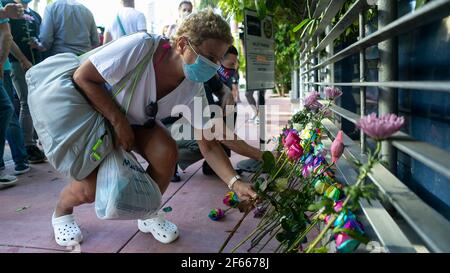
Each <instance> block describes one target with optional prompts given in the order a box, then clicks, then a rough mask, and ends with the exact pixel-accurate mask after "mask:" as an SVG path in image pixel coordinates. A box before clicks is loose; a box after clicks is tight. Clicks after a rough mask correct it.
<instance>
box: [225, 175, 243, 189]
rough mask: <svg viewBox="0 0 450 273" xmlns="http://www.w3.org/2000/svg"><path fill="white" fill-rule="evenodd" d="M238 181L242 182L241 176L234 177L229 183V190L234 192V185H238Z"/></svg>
mask: <svg viewBox="0 0 450 273" xmlns="http://www.w3.org/2000/svg"><path fill="white" fill-rule="evenodd" d="M238 180H241V176H239V175H235V176H233V178H231V179H230V181H229V182H228V183H227V185H228V188H229V189H230V190H233V185H234V183H236V181H238Z"/></svg>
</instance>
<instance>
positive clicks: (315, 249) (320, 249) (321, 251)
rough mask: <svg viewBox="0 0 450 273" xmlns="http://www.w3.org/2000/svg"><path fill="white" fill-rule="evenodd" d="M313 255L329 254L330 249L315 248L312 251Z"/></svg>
mask: <svg viewBox="0 0 450 273" xmlns="http://www.w3.org/2000/svg"><path fill="white" fill-rule="evenodd" d="M311 253H328V248H327V247H326V246H322V247H318V248H313V249H311Z"/></svg>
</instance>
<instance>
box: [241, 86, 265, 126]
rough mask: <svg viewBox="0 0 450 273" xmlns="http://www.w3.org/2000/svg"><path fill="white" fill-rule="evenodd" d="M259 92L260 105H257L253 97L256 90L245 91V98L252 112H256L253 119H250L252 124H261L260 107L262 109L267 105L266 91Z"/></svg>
mask: <svg viewBox="0 0 450 273" xmlns="http://www.w3.org/2000/svg"><path fill="white" fill-rule="evenodd" d="M256 91H257V92H258V104H256V100H255V98H254V97H253V93H254V92H255V90H247V91H245V97H246V98H247V101H248V103H249V104H250V106H252V110H253V112H254V115H253V117H251V118H250V119H249V121H250V122H253V123H255V124H259V117H258V113H259V107H261V106H262V105H265V97H264V96H265V94H266V90H256Z"/></svg>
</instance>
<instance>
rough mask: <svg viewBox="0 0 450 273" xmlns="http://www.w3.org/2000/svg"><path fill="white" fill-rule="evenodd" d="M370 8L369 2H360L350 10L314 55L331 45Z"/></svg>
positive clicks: (364, 0) (359, 0)
mask: <svg viewBox="0 0 450 273" xmlns="http://www.w3.org/2000/svg"><path fill="white" fill-rule="evenodd" d="M369 7H370V6H369V5H368V4H367V0H358V1H357V2H355V3H354V4H353V5H352V6H351V7H350V9H349V10H348V11H347V12H346V13H345V14H344V15H343V16H342V18H341V20H339V22H337V23H336V25H335V26H334V27H333V28H332V29H331V31H330V32H328V34H327V35H326V36H325V38H323V40H322V41H321V42H320V43H319V45H318V46H317V47H316V48H315V49H314V53H318V52H320V51H322V50H324V49H325V48H326V47H327V46H328V45H329V44H330V43H332V42H333V41H334V40H335V39H336V38H338V37H339V35H341V34H342V33H343V32H344V31H345V29H346V28H347V27H349V26H350V25H351V24H352V23H353V22H354V21H355V20H356V19H358V14H359V12H361V11H365V10H367V9H368V8H369Z"/></svg>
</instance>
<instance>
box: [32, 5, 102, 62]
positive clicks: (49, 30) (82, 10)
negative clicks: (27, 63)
mask: <svg viewBox="0 0 450 273" xmlns="http://www.w3.org/2000/svg"><path fill="white" fill-rule="evenodd" d="M39 40H40V42H38V41H36V42H35V43H33V44H32V46H33V47H34V48H38V49H39V50H41V51H47V55H48V56H53V55H56V54H58V53H67V52H70V53H74V54H77V55H81V54H83V53H86V52H88V51H90V50H91V49H93V48H95V47H97V45H99V44H100V42H99V38H98V32H97V26H96V24H95V20H94V16H93V15H92V13H91V12H90V11H89V9H87V8H86V7H85V6H83V5H82V4H80V3H78V2H77V1H76V0H57V1H55V2H53V3H52V4H50V5H48V6H47V7H46V8H45V12H44V18H43V20H42V25H41V29H40V35H39Z"/></svg>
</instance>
